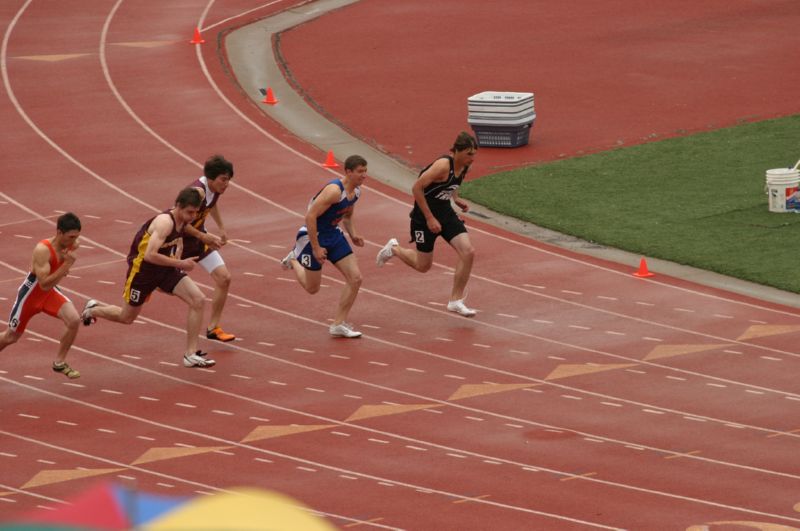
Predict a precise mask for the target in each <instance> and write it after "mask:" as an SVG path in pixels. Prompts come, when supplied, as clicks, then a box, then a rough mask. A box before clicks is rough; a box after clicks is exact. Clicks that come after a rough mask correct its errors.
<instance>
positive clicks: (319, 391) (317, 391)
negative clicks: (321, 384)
mask: <svg viewBox="0 0 800 531" xmlns="http://www.w3.org/2000/svg"><path fill="white" fill-rule="evenodd" d="M306 391H311V392H312V393H324V392H325V390H324V389H317V388H316V387H306Z"/></svg>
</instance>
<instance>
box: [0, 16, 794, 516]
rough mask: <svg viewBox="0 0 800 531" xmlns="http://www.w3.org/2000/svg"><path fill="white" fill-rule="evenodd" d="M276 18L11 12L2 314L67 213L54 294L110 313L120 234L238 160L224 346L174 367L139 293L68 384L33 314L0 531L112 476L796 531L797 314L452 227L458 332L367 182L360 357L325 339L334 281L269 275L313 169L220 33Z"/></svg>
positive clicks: (440, 284)
mask: <svg viewBox="0 0 800 531" xmlns="http://www.w3.org/2000/svg"><path fill="white" fill-rule="evenodd" d="M290 4H292V2H279V3H276V4H272V5H270V6H267V7H263V8H261V9H257V10H256V11H252V12H250V13H248V14H246V15H244V16H238V15H241V14H242V13H244V12H245V11H247V10H248V9H252V8H254V7H257V4H256V3H255V2H245V1H238V2H234V1H218V2H203V1H194V0H185V1H183V2H169V3H165V2H159V1H155V0H140V1H138V2H126V1H124V0H118V1H116V2H115V3H114V4H113V5H109V2H100V1H96V0H92V1H87V0H80V1H78V0H65V1H63V2H60V3H59V4H58V5H57V6H54V4H52V3H49V2H43V1H40V0H28V1H23V0H13V1H9V2H4V3H3V4H2V7H1V8H0V19H2V28H3V44H2V49H0V60H1V61H2V73H3V86H4V89H5V92H6V95H7V96H6V97H4V98H3V99H2V103H0V116H1V117H2V120H3V123H4V124H5V128H6V131H7V132H6V134H5V135H4V139H5V140H6V149H5V154H6V166H7V167H6V170H5V174H4V175H5V176H4V177H3V179H2V182H3V186H2V191H0V201H2V203H0V236H2V237H0V256H1V257H2V258H0V266H2V267H0V288H2V289H0V297H2V298H3V300H2V301H0V302H1V303H3V304H4V305H6V306H10V304H11V301H12V298H13V294H14V292H15V289H16V287H17V285H18V283H19V282H20V279H21V278H22V276H23V274H24V273H25V271H26V270H27V268H28V265H29V264H28V261H29V259H30V251H31V249H32V246H33V244H34V242H35V241H36V240H37V239H39V238H43V237H46V236H48V235H50V234H51V233H52V231H53V225H52V222H53V219H54V218H55V217H56V216H57V215H58V213H59V212H60V211H64V210H75V211H76V212H77V213H78V214H79V215H80V216H81V217H82V219H83V221H84V231H83V232H84V236H83V237H84V245H83V246H82V248H81V256H80V259H79V262H78V263H77V264H76V265H77V267H75V268H73V271H72V274H71V275H70V277H69V278H67V279H66V280H65V281H64V282H63V284H62V286H63V288H65V289H66V290H67V291H68V293H69V295H70V296H71V297H72V298H73V300H74V301H75V302H76V304H77V305H78V306H82V304H83V302H84V301H85V300H86V299H87V298H89V297H95V298H100V299H102V300H105V301H109V302H118V301H119V297H120V292H121V289H122V288H121V281H122V279H123V275H124V272H125V266H124V262H123V253H124V252H125V251H126V250H127V246H128V245H129V243H130V239H131V237H132V236H133V233H134V232H135V230H136V228H137V227H138V225H139V224H140V223H141V222H142V221H143V220H144V219H146V218H147V217H149V216H150V215H151V214H152V212H154V211H155V210H157V209H162V208H165V207H167V206H169V204H170V203H171V201H172V199H173V197H174V195H175V193H176V191H177V189H179V188H180V187H182V186H184V185H185V184H186V183H187V182H189V181H191V180H192V179H193V178H195V177H196V176H197V175H199V171H200V169H199V167H200V166H199V164H200V162H201V161H202V160H204V159H205V157H206V156H208V155H209V154H211V153H215V152H219V153H223V154H225V155H226V156H227V157H228V158H230V159H231V160H233V161H234V163H235V164H236V178H235V180H234V182H235V187H234V188H232V189H231V190H229V192H228V193H226V196H225V197H224V198H223V201H222V203H221V209H222V212H223V215H224V218H225V220H226V225H227V228H228V232H229V235H231V237H233V238H234V241H233V243H232V244H230V245H229V246H227V247H226V248H225V250H224V253H223V254H224V256H225V259H226V262H227V263H228V264H229V266H230V268H231V269H232V271H233V273H234V282H233V285H232V290H231V295H230V298H229V302H228V306H227V308H226V311H225V315H224V320H223V324H224V325H225V327H226V328H227V329H230V330H231V331H232V332H234V333H236V334H237V335H238V336H239V338H240V339H239V340H238V341H236V342H234V343H233V344H225V345H223V344H218V343H210V342H207V341H205V340H203V341H202V345H203V348H204V349H207V350H209V352H210V355H211V356H213V357H214V358H216V359H217V361H218V364H217V366H216V367H214V368H213V369H210V370H190V369H186V368H184V367H182V366H181V365H180V363H179V362H180V354H181V351H182V346H183V332H182V330H183V326H184V319H185V314H184V313H183V312H184V310H183V307H182V304H181V303H179V302H178V301H176V300H173V299H171V298H168V297H165V296H157V298H156V299H155V300H154V301H152V302H151V303H149V304H148V305H147V307H146V308H145V310H144V311H143V313H142V317H141V318H140V319H139V320H138V321H137V322H136V323H134V324H133V325H132V326H131V327H127V328H126V327H122V326H119V325H114V324H110V323H100V324H99V325H97V326H93V327H91V328H89V329H83V330H81V332H80V334H79V336H78V339H77V341H76V344H75V347H74V348H73V351H72V352H71V355H70V361H71V362H72V364H73V365H74V366H75V367H77V368H78V369H79V370H80V371H81V372H82V374H83V376H82V377H81V378H80V379H78V380H75V381H67V380H66V379H64V378H63V377H61V376H59V375H55V374H54V373H52V371H50V369H49V364H50V362H51V358H52V352H53V351H54V350H55V340H54V339H53V338H55V337H58V335H59V334H60V325H59V323H57V322H55V321H54V320H52V319H47V318H44V317H39V318H37V319H36V320H34V321H33V323H32V324H31V326H30V328H29V331H28V332H27V333H26V336H25V338H24V339H23V340H22V341H20V343H18V344H16V345H14V346H12V347H10V348H9V349H7V350H6V351H4V352H3V354H2V359H3V360H5V363H3V365H2V366H1V368H0V470H2V475H0V478H1V479H0V519H7V518H10V517H12V516H13V515H16V514H20V513H23V512H26V511H28V510H32V509H35V508H37V507H39V506H45V507H48V506H49V507H53V506H56V505H58V504H59V503H60V502H61V501H63V500H64V499H66V498H68V497H69V496H70V495H71V494H72V493H74V492H76V491H79V490H80V489H81V488H84V487H85V486H87V485H89V484H90V483H91V482H92V481H94V480H96V479H97V478H98V477H102V478H111V479H115V480H118V481H121V482H127V483H131V484H135V485H136V486H137V487H139V488H141V489H143V490H146V491H149V492H159V493H168V494H194V493H201V494H212V493H214V492H218V491H221V490H225V489H228V488H231V487H234V486H240V485H251V486H260V487H266V488H270V489H274V490H278V491H280V492H284V493H286V494H288V495H290V496H293V497H296V498H297V499H299V500H302V501H304V502H305V503H307V504H308V505H310V506H311V507H313V508H314V509H316V510H318V511H320V512H321V513H323V514H325V515H327V516H328V518H329V519H330V521H331V522H332V523H333V524H334V525H336V526H337V527H340V528H350V527H372V528H404V529H486V528H492V529H554V528H557V529H571V528H586V527H593V528H630V529H665V528H670V529H687V528H690V527H691V526H703V525H705V526H709V527H718V528H724V527H726V526H728V527H730V525H729V524H722V522H739V523H740V524H739V525H740V527H741V526H745V527H746V526H747V525H750V527H753V526H756V527H761V528H764V529H767V528H769V529H781V528H782V527H780V526H783V528H790V527H797V526H798V524H800V514H798V510H800V505H798V504H799V503H800V494H798V493H799V492H800V489H798V485H799V484H800V466H798V463H797V459H796V456H797V451H798V444H799V443H800V429H799V428H800V425H799V422H798V418H800V416H798V408H800V393H799V392H798V387H797V384H796V378H795V375H796V374H797V372H798V369H799V368H800V359H799V356H798V354H797V353H796V352H795V351H794V350H795V349H794V348H793V345H794V344H795V343H796V339H797V334H798V332H800V325H798V324H797V323H798V320H797V317H798V312H797V310H795V309H792V308H787V307H781V306H777V305H774V304H769V303H763V302H760V301H757V300H752V299H747V298H744V297H741V296H737V295H732V294H729V293H725V292H721V291H716V290H711V289H707V288H704V287H701V286H696V285H692V284H690V283H687V282H683V281H680V280H676V279H671V278H667V277H664V276H663V275H659V276H656V277H655V278H654V279H651V280H642V279H638V278H635V277H633V276H632V275H631V274H630V273H631V272H630V271H629V270H627V268H626V267H622V266H619V265H616V264H611V263H606V262H602V261H600V260H597V259H590V258H586V257H583V256H579V255H575V254H572V253H569V252H566V251H563V250H560V249H554V248H552V247H549V246H546V245H543V244H540V243H538V242H535V241H532V240H528V239H525V238H522V237H519V236H516V235H513V234H509V233H505V232H503V231H501V230H499V229H496V228H493V227H489V226H486V225H483V224H481V223H479V222H470V231H471V234H472V236H473V241H474V243H475V246H476V247H477V249H478V253H479V254H478V262H477V265H476V269H475V274H474V277H473V280H472V282H471V296H470V302H471V304H474V305H475V306H476V307H477V308H479V309H480V310H481V311H480V313H479V314H478V316H477V317H476V318H474V319H465V318H461V317H459V316H456V315H454V314H450V313H448V312H446V311H445V310H444V308H443V303H444V302H445V301H446V297H447V294H448V292H449V284H450V275H451V274H452V266H453V256H452V253H449V252H447V251H446V250H440V251H438V253H440V254H438V255H437V258H438V259H440V260H441V264H440V265H438V266H437V267H436V268H435V269H434V270H432V271H431V272H430V273H429V274H427V275H419V274H415V273H414V272H412V271H410V270H407V269H404V268H401V267H400V266H398V265H397V264H392V263H390V265H387V267H385V268H384V269H377V268H376V267H375V266H374V261H373V259H374V254H375V252H377V250H378V248H379V247H380V245H382V243H383V242H384V241H385V240H386V238H387V237H388V236H389V235H392V234H404V232H405V230H406V220H407V212H408V209H409V199H408V196H407V195H406V194H402V193H399V192H397V191H394V190H390V189H388V188H387V187H385V186H383V185H381V184H380V183H379V182H377V181H376V180H375V181H370V182H369V183H368V186H367V188H366V190H365V192H364V194H363V196H362V200H361V202H360V203H359V207H358V209H357V213H356V216H357V218H356V223H357V224H358V226H359V227H360V229H361V231H363V234H364V236H365V238H366V240H367V241H368V244H367V246H366V247H365V248H364V249H358V250H357V251H356V254H357V256H358V257H359V260H360V262H361V268H362V271H363V274H364V285H363V288H362V292H361V294H360V295H359V299H358V300H357V302H356V306H355V308H354V311H353V313H352V320H353V321H354V322H355V323H356V325H357V326H358V327H359V328H360V329H362V330H364V331H365V332H366V333H365V337H363V338H362V339H360V340H356V341H343V340H334V339H332V338H330V337H329V336H328V334H327V331H326V326H327V325H328V322H329V321H328V320H329V318H330V315H331V313H332V308H333V306H334V305H335V302H336V299H337V297H338V290H339V287H340V285H341V282H340V280H339V277H338V276H336V274H331V271H330V270H329V269H327V271H326V272H327V273H328V274H331V275H330V276H327V277H326V280H325V284H326V286H325V288H324V289H323V290H322V291H321V293H320V294H319V295H317V296H315V297H313V298H312V297H310V296H308V295H306V294H305V293H304V292H303V291H302V289H301V288H300V287H299V286H297V285H295V283H294V282H293V281H292V279H291V277H290V275H288V274H286V273H285V272H283V271H282V270H281V269H280V268H279V267H278V260H279V259H280V258H281V257H283V255H284V254H285V252H286V249H287V247H288V245H289V243H290V241H291V239H292V237H293V234H294V231H295V229H296V227H297V225H298V224H299V222H300V219H301V213H302V212H303V210H304V208H305V204H306V201H307V200H308V198H309V196H310V195H311V194H313V193H314V192H315V191H316V190H317V188H318V187H319V185H320V184H321V183H322V182H324V181H325V180H326V179H329V178H330V176H331V173H330V172H328V171H327V170H324V169H322V168H321V167H320V164H319V151H318V150H316V149H315V148H313V147H311V146H308V145H306V144H305V143H303V142H300V141H298V140H296V139H294V138H292V137H291V136H289V135H287V134H286V133H285V132H284V131H283V130H282V129H281V128H280V127H278V126H277V125H276V124H274V123H273V122H271V121H270V120H267V119H266V118H265V117H264V116H263V115H262V114H261V112H260V111H259V110H258V109H257V108H255V107H254V106H253V105H251V104H249V103H248V102H247V100H246V99H245V98H244V97H243V96H242V95H241V94H240V93H239V92H238V90H237V88H236V86H235V85H234V84H232V83H231V82H230V80H229V79H228V78H227V74H226V72H225V71H224V70H223V68H222V67H221V63H220V61H219V58H218V50H217V49H216V48H215V45H214V42H215V39H214V38H213V35H214V34H215V33H216V32H219V31H221V30H225V29H229V28H232V27H235V26H238V25H241V24H243V23H244V22H246V21H247V20H248V19H253V18H256V17H261V16H265V15H267V14H269V13H270V12H272V11H275V10H279V9H283V8H285V7H287V6H288V5H290ZM206 10H207V12H206ZM204 13H207V14H206V15H205V16H204ZM231 17H234V18H231ZM195 26H200V27H202V28H204V30H205V35H206V39H207V41H208V42H207V43H206V44H205V45H203V46H201V47H194V46H190V45H189V44H187V41H188V40H189V38H191V32H192V29H193V28H194V27H195ZM510 257H512V258H513V260H510V259H509V258H510ZM193 277H194V278H195V279H196V280H197V281H198V282H199V283H200V284H201V285H202V286H203V289H204V290H205V291H206V292H207V293H210V286H209V282H210V280H209V278H208V276H207V275H203V274H195V273H193ZM743 522H751V523H752V522H755V523H753V524H744V523H743ZM769 526H773V527H769Z"/></svg>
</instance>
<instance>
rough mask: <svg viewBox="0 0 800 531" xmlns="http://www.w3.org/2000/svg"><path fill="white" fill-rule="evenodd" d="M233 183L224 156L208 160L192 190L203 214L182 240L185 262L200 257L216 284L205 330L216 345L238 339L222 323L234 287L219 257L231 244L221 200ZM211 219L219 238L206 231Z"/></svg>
mask: <svg viewBox="0 0 800 531" xmlns="http://www.w3.org/2000/svg"><path fill="white" fill-rule="evenodd" d="M231 179H233V164H232V163H231V162H230V161H228V160H225V157H223V156H222V155H214V156H212V157H209V158H208V160H206V162H205V164H204V165H203V176H202V177H200V178H199V179H197V180H196V181H194V182H193V183H192V184H190V185H189V186H190V187H191V188H195V189H197V191H198V192H200V196H201V197H202V198H203V202H202V204H201V205H200V212H198V213H197V219H195V220H194V221H193V222H192V223H191V224H190V225H188V226H187V227H186V235H185V236H184V238H183V255H182V258H191V257H194V256H196V257H198V264H200V267H202V268H203V269H205V270H206V271H207V272H208V273H209V274H210V275H211V279H212V280H213V281H214V295H212V297H211V317H210V318H209V321H208V327H206V337H207V338H208V339H215V340H217V341H233V340H234V339H236V336H235V335H233V334H229V333H227V332H225V331H224V330H223V329H222V327H221V326H220V324H219V322H220V319H221V318H222V310H223V309H224V308H225V301H226V300H227V299H228V290H229V289H230V285H231V273H230V271H228V266H226V265H225V261H224V260H223V259H222V255H221V254H220V252H219V250H220V248H221V247H222V246H223V245H225V244H226V243H228V235H227V233H226V232H225V225H224V223H223V222H222V214H220V210H219V204H218V203H219V198H220V196H221V195H222V194H224V193H225V190H227V189H228V185H229V184H230V181H231ZM209 216H211V218H212V219H213V220H214V222H215V223H216V224H217V229H218V232H219V234H218V235H217V234H211V233H210V232H208V230H206V219H207V218H208V217H209Z"/></svg>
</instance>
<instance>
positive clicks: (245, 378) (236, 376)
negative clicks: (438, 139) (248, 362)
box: [231, 374, 253, 380]
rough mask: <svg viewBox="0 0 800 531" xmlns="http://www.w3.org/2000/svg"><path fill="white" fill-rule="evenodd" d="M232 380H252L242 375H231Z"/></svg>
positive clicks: (250, 377)
mask: <svg viewBox="0 0 800 531" xmlns="http://www.w3.org/2000/svg"><path fill="white" fill-rule="evenodd" d="M231 376H232V377H233V378H239V379H241V380H252V379H253V377H252V376H245V375H244V374H231Z"/></svg>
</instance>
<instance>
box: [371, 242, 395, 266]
mask: <svg viewBox="0 0 800 531" xmlns="http://www.w3.org/2000/svg"><path fill="white" fill-rule="evenodd" d="M395 245H397V239H396V238H391V239H390V240H389V241H388V242H386V245H384V246H383V247H381V250H380V251H378V256H376V257H375V263H376V264H378V267H383V264H385V263H386V262H388V261H389V260H391V259H392V257H393V256H394V253H392V247H394V246H395Z"/></svg>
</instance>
